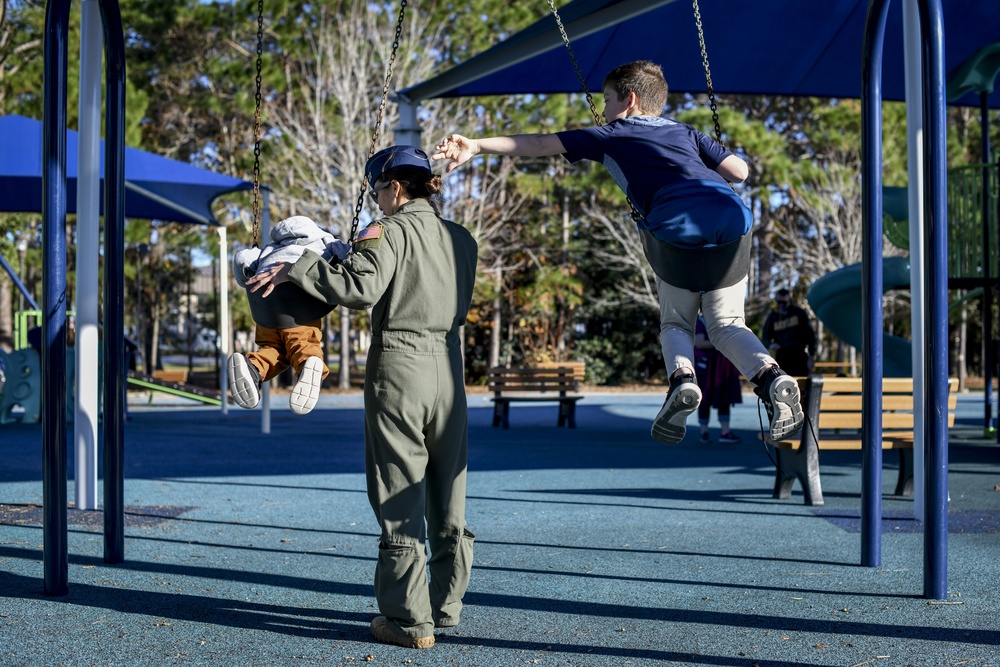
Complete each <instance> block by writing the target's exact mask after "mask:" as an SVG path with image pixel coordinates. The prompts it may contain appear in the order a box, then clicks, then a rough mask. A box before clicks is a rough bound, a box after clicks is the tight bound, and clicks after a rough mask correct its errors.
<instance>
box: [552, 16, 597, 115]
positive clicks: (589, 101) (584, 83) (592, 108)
mask: <svg viewBox="0 0 1000 667" xmlns="http://www.w3.org/2000/svg"><path fill="white" fill-rule="evenodd" d="M549 9H551V10H552V16H554V17H555V19H556V25H557V26H558V27H559V34H560V35H562V39H563V44H565V45H566V50H567V51H568V52H569V59H570V62H572V63H573V69H575V70H576V78H577V79H579V80H580V88H582V89H583V94H584V95H586V97H587V104H589V105H590V112H591V113H592V114H594V121H595V122H596V123H597V124H598V125H603V123H602V122H601V114H599V113H598V112H597V105H595V104H594V97H593V96H592V95H591V94H590V89H589V88H587V80H586V79H585V78H584V76H583V70H581V69H580V64H579V63H578V62H577V60H576V54H575V53H573V47H572V46H570V43H569V35H567V34H566V28H565V27H564V26H563V22H562V19H561V18H560V17H559V10H557V9H556V3H555V0H549Z"/></svg>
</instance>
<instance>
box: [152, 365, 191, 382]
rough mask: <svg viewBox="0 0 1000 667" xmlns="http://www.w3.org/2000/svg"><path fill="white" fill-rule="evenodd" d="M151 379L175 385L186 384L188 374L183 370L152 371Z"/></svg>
mask: <svg viewBox="0 0 1000 667" xmlns="http://www.w3.org/2000/svg"><path fill="white" fill-rule="evenodd" d="M153 377H155V378H156V379H157V380H163V381H164V382H174V383H176V384H187V381H188V372H187V369H185V368H178V369H173V368H170V369H165V370H159V371H153Z"/></svg>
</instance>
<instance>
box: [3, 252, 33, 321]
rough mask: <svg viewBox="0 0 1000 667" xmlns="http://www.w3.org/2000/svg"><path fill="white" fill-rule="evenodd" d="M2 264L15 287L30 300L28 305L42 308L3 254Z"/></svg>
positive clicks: (25, 298)
mask: <svg viewBox="0 0 1000 667" xmlns="http://www.w3.org/2000/svg"><path fill="white" fill-rule="evenodd" d="M0 266H2V267H3V270H4V271H6V272H7V275H8V276H10V279H11V281H13V283H14V287H16V288H17V290H18V291H19V292H20V293H21V295H22V296H23V297H24V300H25V301H27V302H28V305H29V306H31V307H32V308H33V309H34V310H41V308H39V307H38V304H37V303H35V300H34V299H33V298H32V297H31V292H30V291H29V290H28V288H27V287H25V286H24V283H22V282H21V278H20V277H19V276H18V275H17V273H15V272H14V269H13V268H12V267H11V265H10V264H8V263H7V260H6V259H4V258H3V255H0Z"/></svg>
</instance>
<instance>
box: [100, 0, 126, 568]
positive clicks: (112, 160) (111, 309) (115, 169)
mask: <svg viewBox="0 0 1000 667" xmlns="http://www.w3.org/2000/svg"><path fill="white" fill-rule="evenodd" d="M100 4H101V17H102V19H103V23H104V49H105V52H104V62H105V81H106V85H107V91H106V96H105V101H106V104H105V108H106V110H107V111H106V114H107V116H106V118H105V129H104V227H105V233H104V562H105V563H121V562H122V561H124V560H125V373H126V371H127V365H126V364H125V338H124V336H125V38H124V31H123V30H122V17H121V11H120V9H119V6H118V1H117V0H100Z"/></svg>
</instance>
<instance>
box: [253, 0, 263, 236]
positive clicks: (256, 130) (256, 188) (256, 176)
mask: <svg viewBox="0 0 1000 667" xmlns="http://www.w3.org/2000/svg"><path fill="white" fill-rule="evenodd" d="M263 55H264V0H257V80H256V88H255V90H254V113H253V247H254V248H259V247H260V245H259V242H258V235H259V230H260V102H261V94H260V89H261V70H262V69H263V60H262V58H263Z"/></svg>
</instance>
